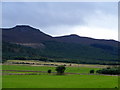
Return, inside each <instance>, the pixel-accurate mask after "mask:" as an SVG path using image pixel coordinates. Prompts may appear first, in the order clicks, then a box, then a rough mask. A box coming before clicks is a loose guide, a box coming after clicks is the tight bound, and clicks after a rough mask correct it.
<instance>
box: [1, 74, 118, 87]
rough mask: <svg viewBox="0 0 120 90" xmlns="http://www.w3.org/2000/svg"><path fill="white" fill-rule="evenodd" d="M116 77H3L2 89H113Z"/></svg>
mask: <svg viewBox="0 0 120 90" xmlns="http://www.w3.org/2000/svg"><path fill="white" fill-rule="evenodd" d="M117 84H118V82H117V77H116V76H101V75H99V76H97V75H64V76H57V75H4V76H3V88H115V87H118V86H117Z"/></svg>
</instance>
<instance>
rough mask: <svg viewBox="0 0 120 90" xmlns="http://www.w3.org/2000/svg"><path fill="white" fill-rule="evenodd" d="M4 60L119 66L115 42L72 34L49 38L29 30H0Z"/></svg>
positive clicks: (24, 28) (40, 32) (16, 28)
mask: <svg viewBox="0 0 120 90" xmlns="http://www.w3.org/2000/svg"><path fill="white" fill-rule="evenodd" d="M2 38H3V60H6V59H16V58H21V57H22V58H23V59H39V60H41V57H45V58H47V60H51V61H60V62H74V63H96V64H98V63H102V64H108V63H112V64H113V63H114V64H116V63H117V62H118V60H119V59H118V44H119V42H118V41H115V40H104V39H93V38H88V37H81V36H78V35H75V34H71V35H66V36H61V37H52V36H50V35H47V34H45V33H43V32H42V31H40V30H39V29H35V28H33V27H31V26H26V25H18V26H15V27H13V28H3V29H2Z"/></svg>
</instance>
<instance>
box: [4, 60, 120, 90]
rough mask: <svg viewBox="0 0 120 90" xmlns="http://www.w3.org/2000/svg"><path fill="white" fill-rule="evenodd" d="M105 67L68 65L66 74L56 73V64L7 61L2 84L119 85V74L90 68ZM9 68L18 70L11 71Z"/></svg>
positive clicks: (14, 85) (32, 85) (88, 86)
mask: <svg viewBox="0 0 120 90" xmlns="http://www.w3.org/2000/svg"><path fill="white" fill-rule="evenodd" d="M8 62H11V61H8ZM12 62H13V61H12ZM32 62H33V61H32ZM41 63H42V64H43V63H46V62H41ZM56 64H60V63H56ZM61 64H65V63H61ZM66 65H67V64H66ZM68 65H69V64H68ZM97 66H98V67H97ZM104 67H106V66H105V65H87V64H86V65H83V64H81V65H80V64H79V65H76V64H73V65H72V66H66V71H65V75H56V74H55V73H56V71H55V68H56V66H50V65H48V64H47V65H29V64H9V63H6V64H4V65H2V70H8V71H3V73H4V74H3V78H2V80H3V83H2V86H3V88H115V87H118V77H117V76H110V75H98V74H89V71H90V70H95V71H96V70H99V69H101V68H104ZM48 69H51V70H52V72H54V73H51V74H48V73H47V70H48ZM9 70H16V71H9ZM30 71H43V72H30ZM5 73H8V74H5ZM9 73H12V75H9ZM71 73H72V74H71ZM17 74H18V75H17ZM19 74H20V75H19ZM21 74H22V75H21ZM28 74H29V75H28ZM23 82H24V83H23Z"/></svg>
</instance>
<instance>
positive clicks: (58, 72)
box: [56, 65, 66, 75]
mask: <svg viewBox="0 0 120 90" xmlns="http://www.w3.org/2000/svg"><path fill="white" fill-rule="evenodd" d="M65 69H66V68H65V66H64V65H60V66H57V67H56V71H57V74H58V75H63V74H64V71H65Z"/></svg>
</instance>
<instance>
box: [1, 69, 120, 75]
mask: <svg viewBox="0 0 120 90" xmlns="http://www.w3.org/2000/svg"><path fill="white" fill-rule="evenodd" d="M0 71H13V72H36V73H2V75H39V74H38V72H40V73H47V71H32V70H0ZM51 73H56V72H51ZM65 74H76V75H104V76H119V75H107V74H86V73H68V72H66V73H65Z"/></svg>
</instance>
